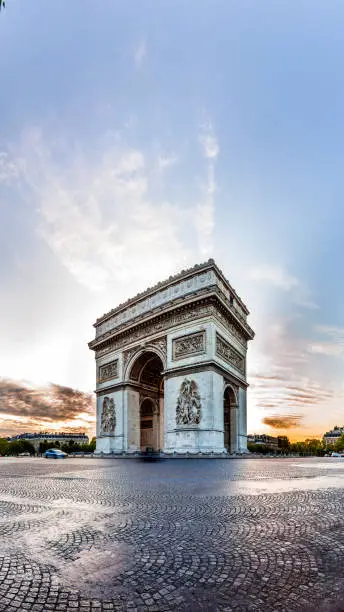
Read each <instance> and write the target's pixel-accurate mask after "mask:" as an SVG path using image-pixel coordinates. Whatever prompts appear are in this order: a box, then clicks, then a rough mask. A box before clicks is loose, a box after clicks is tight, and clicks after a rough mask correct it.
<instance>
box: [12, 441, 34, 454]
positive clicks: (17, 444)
mask: <svg viewBox="0 0 344 612" xmlns="http://www.w3.org/2000/svg"><path fill="white" fill-rule="evenodd" d="M20 453H30V455H34V454H35V448H34V446H32V444H31V442H29V441H28V440H13V441H12V442H10V443H9V445H8V454H9V455H20Z"/></svg>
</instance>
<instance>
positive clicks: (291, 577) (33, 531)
mask: <svg viewBox="0 0 344 612" xmlns="http://www.w3.org/2000/svg"><path fill="white" fill-rule="evenodd" d="M342 483H344V460H340V459H339V460H336V459H279V460H273V459H262V460H258V459H245V460H239V459H238V460H232V461H227V460H179V459H178V460H169V461H164V462H159V463H155V464H154V463H140V462H137V461H135V460H106V459H103V460H102V459H93V458H92V459H90V458H89V459H71V458H70V459H67V460H64V461H58V462H57V461H51V460H50V461H49V460H46V459H24V458H22V459H0V538H1V539H0V542H1V547H0V610H1V611H2V610H4V611H6V612H17V611H18V610H19V611H21V610H23V611H24V610H33V611H35V612H36V611H37V612H43V611H44V612H45V611H48V610H54V611H61V612H72V611H75V610H82V611H84V612H86V611H95V610H97V611H99V612H100V611H104V612H105V611H107V610H142V611H143V610H147V611H151V612H153V611H156V612H158V611H164V610H166V611H167V610H182V611H184V610H191V611H193V610H195V611H198V610H209V611H211V610H228V611H231V610H235V611H238V612H239V611H245V612H246V611H247V610H252V611H260V610H262V611H263V610H264V612H268V611H271V612H272V611H278V610H286V611H294V610H295V611H297V610H308V611H311V610H315V609H318V610H330V611H335V610H336V612H337V611H339V610H344V606H343V607H341V602H342V601H344V490H343V488H342Z"/></svg>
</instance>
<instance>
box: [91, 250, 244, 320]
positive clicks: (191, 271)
mask: <svg viewBox="0 0 344 612" xmlns="http://www.w3.org/2000/svg"><path fill="white" fill-rule="evenodd" d="M208 270H214V272H215V274H216V275H217V276H218V277H219V278H220V280H221V281H222V282H223V283H224V285H225V286H226V287H227V289H228V290H229V292H230V293H231V295H232V296H233V298H234V299H235V300H236V301H237V302H238V304H239V305H240V306H241V308H242V309H243V311H244V312H245V314H246V315H248V314H249V310H248V309H247V306H246V305H245V304H244V302H243V301H242V299H241V298H240V297H239V296H238V294H237V292H236V291H235V289H233V287H232V286H231V285H230V283H229V281H228V280H227V279H226V277H225V276H224V274H223V272H222V270H220V268H219V267H218V266H217V265H216V263H215V261H214V260H213V259H209V260H208V261H207V262H204V263H201V264H196V265H195V266H193V267H192V268H188V269H186V270H182V271H181V272H179V273H177V274H175V275H174V276H170V277H169V278H168V279H166V280H164V281H161V282H159V283H157V284H156V285H154V286H153V287H149V288H148V289H146V290H145V291H143V292H141V293H138V294H137V295H135V296H134V297H132V298H129V299H128V300H126V301H125V302H123V303H122V304H119V305H118V306H116V307H115V308H113V309H112V310H110V311H109V312H107V313H104V314H103V315H102V316H101V317H99V318H98V319H97V320H96V322H95V323H94V327H98V326H99V325H101V324H102V323H104V322H105V321H107V320H108V319H109V318H111V317H113V316H114V315H117V314H119V313H120V312H122V311H124V310H126V309H127V308H128V307H130V306H133V305H134V304H136V303H137V302H140V301H141V300H143V299H146V298H148V297H150V296H152V295H154V293H156V292H157V291H161V290H164V289H166V288H168V287H170V286H171V285H174V284H175V283H176V282H179V281H181V280H186V279H188V278H190V277H192V276H195V274H197V273H199V272H206V271H208Z"/></svg>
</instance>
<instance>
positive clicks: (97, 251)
mask: <svg viewBox="0 0 344 612" xmlns="http://www.w3.org/2000/svg"><path fill="white" fill-rule="evenodd" d="M66 148H67V145H66ZM21 154H22V156H23V157H24V158H25V179H26V183H27V185H28V186H30V187H31V189H32V192H33V197H34V199H35V202H36V203H37V209H38V214H39V217H40V226H39V231H40V234H41V236H42V237H43V238H44V240H45V241H46V243H47V244H48V245H49V247H50V248H51V249H52V250H53V252H54V253H55V254H56V256H57V257H58V258H59V259H60V261H61V262H62V263H63V264H64V265H65V266H66V268H67V269H68V270H69V272H70V273H71V274H72V275H73V276H74V277H75V278H76V279H77V280H78V282H80V283H81V284H83V285H85V286H87V287H88V288H89V289H90V290H92V291H96V290H103V289H104V288H105V287H107V286H109V285H110V284H111V283H116V282H117V283H118V282H119V281H120V282H121V284H122V285H123V286H124V285H129V284H131V285H135V284H136V285H135V286H136V287H138V288H140V289H143V288H144V286H145V284H146V283H150V282H152V281H154V280H159V279H161V278H164V277H165V276H166V275H168V274H170V273H172V272H174V271H175V270H176V269H178V267H180V266H181V267H183V266H184V265H185V264H186V263H187V264H188V263H191V262H192V261H193V257H194V255H192V253H193V249H192V247H191V246H190V245H187V244H186V242H185V241H184V238H183V232H184V227H185V221H186V220H187V222H188V227H189V230H190V229H191V231H192V229H193V231H194V235H195V238H196V227H195V225H196V222H195V220H194V217H195V214H194V213H195V210H193V211H192V206H191V207H190V209H185V208H184V209H182V208H181V207H180V206H179V205H178V204H173V203H170V202H168V201H156V200H155V199H154V198H152V197H151V196H150V176H151V172H152V169H153V168H151V167H150V165H149V162H148V161H147V159H146V157H145V155H144V153H143V152H142V151H140V150H138V149H133V148H130V147H127V146H125V145H124V144H119V145H118V146H116V147H115V148H111V147H109V148H107V149H106V150H104V152H103V155H101V156H100V157H99V158H98V160H96V161H95V160H94V159H93V158H92V156H90V157H88V156H86V155H83V154H80V152H79V153H78V154H76V155H75V156H74V158H73V160H72V161H71V163H70V167H69V168H67V166H66V165H64V166H61V165H60V164H59V162H58V158H57V156H55V152H54V149H53V147H51V146H49V145H48V144H47V141H46V140H44V139H43V137H42V135H41V134H40V133H37V132H34V133H31V134H29V135H28V136H27V137H26V138H25V140H24V143H23V146H22V149H21ZM188 238H189V239H190V235H189V237H188ZM143 254H144V256H143ZM122 297H123V296H122Z"/></svg>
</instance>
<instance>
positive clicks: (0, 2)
mask: <svg viewBox="0 0 344 612" xmlns="http://www.w3.org/2000/svg"><path fill="white" fill-rule="evenodd" d="M2 8H5V0H0V11H1V9H2Z"/></svg>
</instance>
